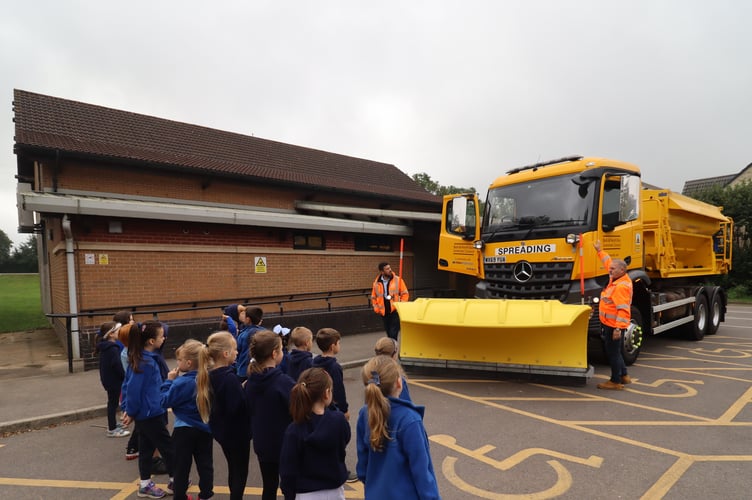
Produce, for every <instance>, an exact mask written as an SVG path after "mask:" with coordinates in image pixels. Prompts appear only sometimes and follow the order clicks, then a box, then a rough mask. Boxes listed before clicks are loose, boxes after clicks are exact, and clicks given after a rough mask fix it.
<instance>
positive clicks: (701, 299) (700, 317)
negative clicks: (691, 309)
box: [684, 293, 710, 340]
mask: <svg viewBox="0 0 752 500" xmlns="http://www.w3.org/2000/svg"><path fill="white" fill-rule="evenodd" d="M709 316H710V315H709V314H708V299H706V298H705V294H702V293H698V294H697V297H696V299H695V317H694V320H693V321H692V322H691V323H687V324H686V326H685V328H684V335H685V336H686V337H687V338H688V339H689V340H702V339H703V338H704V337H705V332H706V331H707V329H708V323H709V321H708V317H709Z"/></svg>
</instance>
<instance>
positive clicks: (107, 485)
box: [0, 477, 365, 499]
mask: <svg viewBox="0 0 752 500" xmlns="http://www.w3.org/2000/svg"><path fill="white" fill-rule="evenodd" d="M0 486H26V487H36V488H66V489H79V490H84V489H86V490H105V491H109V490H111V491H116V492H117V493H116V494H115V495H114V496H112V497H110V498H111V499H125V498H128V497H129V496H131V495H132V494H133V493H136V491H137V490H138V480H136V481H134V482H132V483H120V482H108V481H72V480H63V479H27V478H20V477H0ZM157 486H159V487H160V488H163V489H164V488H165V487H167V484H157ZM188 491H189V492H190V493H199V489H198V486H191V487H190V488H188ZM262 491H263V490H262V488H260V487H248V488H246V489H245V491H244V494H245V495H255V496H261V493H262ZM214 493H215V494H218V493H219V494H223V495H229V494H230V488H228V487H227V486H216V485H215V486H214ZM278 495H282V492H280V491H278ZM364 497H365V496H364V490H363V483H360V482H357V483H345V498H357V499H362V498H364Z"/></svg>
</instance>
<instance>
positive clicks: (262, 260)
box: [253, 257, 266, 274]
mask: <svg viewBox="0 0 752 500" xmlns="http://www.w3.org/2000/svg"><path fill="white" fill-rule="evenodd" d="M253 261H254V262H255V266H254V267H255V268H256V274H266V257H254V258H253Z"/></svg>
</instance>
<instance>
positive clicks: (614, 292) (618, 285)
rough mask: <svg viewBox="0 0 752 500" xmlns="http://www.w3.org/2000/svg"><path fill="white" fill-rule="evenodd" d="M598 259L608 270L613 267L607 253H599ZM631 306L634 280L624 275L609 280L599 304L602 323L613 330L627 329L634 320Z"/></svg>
mask: <svg viewBox="0 0 752 500" xmlns="http://www.w3.org/2000/svg"><path fill="white" fill-rule="evenodd" d="M598 257H600V259H601V262H603V265H604V267H605V268H606V269H608V268H609V267H610V266H611V257H609V255H608V254H607V253H606V252H604V251H600V252H598ZM631 304H632V280H631V279H629V276H628V275H627V274H624V276H622V277H620V278H617V279H616V280H612V279H610V278H609V280H608V285H606V288H604V289H603V291H602V292H601V301H600V303H599V304H598V315H599V317H600V320H601V323H603V324H604V325H606V326H610V327H613V328H627V327H628V326H629V322H630V320H631V319H632V313H631V311H630V307H631Z"/></svg>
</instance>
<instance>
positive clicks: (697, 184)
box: [682, 174, 736, 196]
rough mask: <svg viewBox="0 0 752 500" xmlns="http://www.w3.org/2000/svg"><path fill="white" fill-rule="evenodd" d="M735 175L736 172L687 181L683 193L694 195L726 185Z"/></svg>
mask: <svg viewBox="0 0 752 500" xmlns="http://www.w3.org/2000/svg"><path fill="white" fill-rule="evenodd" d="M734 177H736V174H730V175H719V176H717V177H706V178H704V179H694V180H691V181H686V182H685V183H684V187H683V188H682V194H683V195H685V196H692V195H693V194H697V193H700V192H702V191H704V190H706V189H709V188H712V187H715V186H720V187H726V185H728V183H729V182H731V180H732V179H733V178H734Z"/></svg>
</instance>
